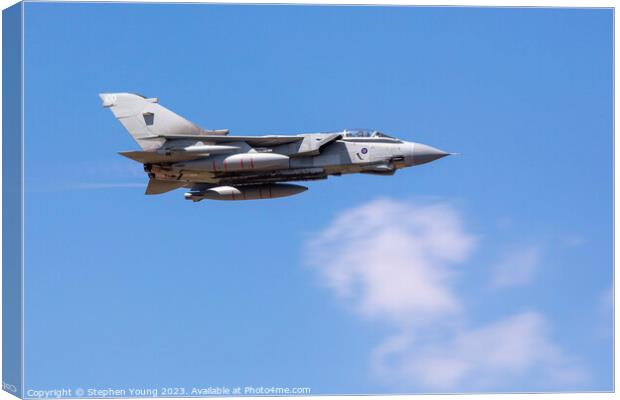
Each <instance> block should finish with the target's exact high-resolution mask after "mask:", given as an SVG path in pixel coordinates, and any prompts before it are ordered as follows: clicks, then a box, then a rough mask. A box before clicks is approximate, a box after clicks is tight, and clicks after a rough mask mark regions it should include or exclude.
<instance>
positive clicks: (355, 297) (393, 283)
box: [309, 200, 476, 322]
mask: <svg viewBox="0 0 620 400" xmlns="http://www.w3.org/2000/svg"><path fill="white" fill-rule="evenodd" d="M475 242H476V238H475V236H473V235H470V234H466V233H465V232H464V231H463V228H462V222H461V219H460V217H459V216H458V215H457V214H456V212H455V211H454V210H453V209H452V208H451V207H449V206H447V205H443V204H439V205H427V206H419V207H416V208H413V207H411V206H409V205H406V204H402V203H397V202H394V201H389V200H378V201H375V202H372V203H370V204H368V205H365V206H363V207H359V208H356V209H353V210H350V211H347V212H346V213H344V214H342V215H341V216H339V217H338V218H336V220H335V221H334V222H333V223H332V224H331V226H330V227H329V228H328V229H326V230H325V231H324V232H323V233H321V234H320V235H319V236H318V237H317V238H316V239H315V240H314V241H313V242H312V244H311V247H312V248H311V251H310V252H309V254H310V257H311V259H310V262H311V264H312V265H314V266H315V267H317V269H318V271H319V273H320V274H321V275H322V277H323V278H324V280H325V282H326V284H327V285H328V286H329V287H331V288H332V289H333V290H334V291H335V292H336V293H337V294H338V295H339V296H341V297H343V298H346V299H348V300H351V301H353V304H354V305H355V307H356V310H357V311H358V312H359V313H361V314H363V315H364V316H366V317H371V318H388V319H391V320H394V321H398V322H405V321H409V322H411V321H414V320H418V319H434V318H442V317H444V316H446V315H448V314H452V313H456V312H458V311H459V309H460V308H461V304H460V303H459V301H458V300H457V299H456V297H455V295H454V293H453V290H452V288H451V284H450V282H451V281H452V279H453V271H452V269H451V265H453V264H455V263H457V262H459V261H463V260H464V259H465V258H467V256H468V255H469V253H470V252H471V250H472V249H473V247H474V245H475Z"/></svg>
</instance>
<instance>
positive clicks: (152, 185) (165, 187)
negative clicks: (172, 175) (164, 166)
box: [144, 178, 186, 194]
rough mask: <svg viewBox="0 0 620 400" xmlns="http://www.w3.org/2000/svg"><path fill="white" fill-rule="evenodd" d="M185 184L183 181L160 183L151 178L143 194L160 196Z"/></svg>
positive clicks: (160, 181)
mask: <svg viewBox="0 0 620 400" xmlns="http://www.w3.org/2000/svg"><path fill="white" fill-rule="evenodd" d="M185 184H186V182H183V181H162V180H159V179H155V178H151V179H149V184H148V185H147V186H146V191H145V192H144V194H162V193H166V192H169V191H171V190H174V189H178V188H180V187H183V185H185Z"/></svg>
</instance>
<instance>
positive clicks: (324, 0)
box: [0, 0, 619, 400]
mask: <svg viewBox="0 0 620 400" xmlns="http://www.w3.org/2000/svg"><path fill="white" fill-rule="evenodd" d="M29 2H33V0H29ZM58 2H75V3H87V2H102V1H69V0H61V1H58ZM127 2H134V3H229V4H240V3H243V4H284V2H277V1H265V0H244V1H234V0H217V1H208V2H200V1H187V0H167V1H154V0H142V1H135V0H128V1H127ZM16 3H17V2H16V1H14V0H0V8H2V9H4V8H7V7H9V6H11V5H13V4H16ZM285 3H286V4H299V5H304V4H306V5H309V4H318V5H330V4H331V5H334V4H336V5H379V6H389V5H401V6H403V5H404V6H470V7H471V6H474V7H498V6H499V7H582V8H595V7H597V8H598V7H604V8H610V7H613V8H615V7H616V4H617V2H616V1H601V0H593V1H583V0H582V1H579V0H564V1H558V0H544V1H535V0H521V1H503V0H495V1H489V0H473V1H467V0H449V2H437V1H421V2H419V1H411V0H389V1H385V0H374V1H372V0H336V1H334V0H313V1H312V2H310V1H308V0H305V1H304V0H287V1H286V2H285ZM24 11H25V7H24V5H23V4H22V32H21V36H22V60H21V63H22V82H21V90H22V105H21V111H22V127H21V128H22V138H21V139H22V159H21V162H22V171H21V172H22V177H21V179H22V216H21V219H22V257H21V258H22V266H24V257H25V252H24V244H25V241H24V231H25V225H24V218H25V207H24V166H25V153H24V129H25V127H24V124H25V117H24V114H25V112H24V111H25V108H24V78H25V76H24V73H23V72H24V52H25V49H24ZM1 26H2V20H1V18H0V43H1V39H2V31H1ZM617 40H618V34H617V32H616V29H615V16H614V95H613V96H614V155H615V153H616V152H617V150H618V143H617V142H616V140H615V131H616V118H615V113H616V111H617V110H618V106H617V104H616V101H615V94H616V90H615V89H616V80H615V74H616V72H617V69H616V64H615V43H617ZM1 62H2V54H1V53H0V64H1ZM1 90H2V82H1V80H0V92H1ZM0 97H1V96H0ZM1 107H2V99H1V98H0V109H1ZM1 123H2V116H1V115H0V126H1ZM1 157H2V142H1V141H0V160H1ZM617 168H618V166H617V165H616V162H615V156H614V174H613V180H614V275H613V277H614V279H613V280H614V388H615V387H616V386H615V384H616V382H618V376H619V373H618V369H617V368H615V360H616V357H615V356H616V351H617V350H616V346H615V321H616V317H617V314H618V309H617V308H616V307H615V290H616V289H617V288H616V280H615V261H616V252H615V248H616V245H617V244H618V243H619V242H618V238H617V236H616V235H615V233H616V230H615V227H616V225H617V224H616V222H617V220H616V213H615V209H616V205H617V196H616V185H615V181H616V176H618V169H617ZM1 172H2V165H1V163H0V192H1V187H2V186H1V185H2V173H1ZM1 206H2V199H1V198H0V208H1ZM1 222H2V217H1V215H0V225H1ZM1 239H2V232H1V230H0V241H1ZM1 255H2V250H1V249H0V259H1ZM1 282H2V278H1V277H0V294H1ZM24 296H25V285H24V268H22V326H21V331H22V374H21V375H22V376H21V380H22V390H25V379H24V378H25V376H24V372H25V369H24V365H25V362H24V361H25V360H24V350H25V341H24V335H23V333H24V298H25V297H24ZM0 313H1V310H0ZM1 327H2V321H1V318H0V338H1ZM1 354H2V350H1V349H0V355H1ZM0 368H1V367H0ZM521 396H527V397H528V398H541V399H575V400H577V399H579V400H581V399H586V400H587V399H608V398H615V397H616V395H615V394H613V393H567V394H560V393H557V394H556V393H552V394H527V395H525V394H472V395H377V396H372V397H373V398H381V399H392V400H405V399H407V400H411V399H420V400H427V399H434V400H444V399H445V400H447V399H450V400H458V399H461V398H463V399H465V398H469V399H471V398H479V397H485V398H488V397H493V398H494V399H506V400H508V399H517V398H521ZM367 397H368V396H363V395H360V396H358V395H352V396H322V395H321V396H300V397H297V398H300V399H320V398H328V399H334V400H336V399H337V400H345V399H346V400H350V399H365V398H367ZM14 398H15V397H14V396H12V395H10V394H9V393H7V392H4V391H0V400H4V399H14ZM223 398H224V397H223ZM225 398H227V399H245V400H247V399H248V398H249V397H225ZM280 398H282V397H264V399H280ZM171 399H178V398H171Z"/></svg>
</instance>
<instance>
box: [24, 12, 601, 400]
mask: <svg viewBox="0 0 620 400" xmlns="http://www.w3.org/2000/svg"><path fill="white" fill-rule="evenodd" d="M612 23H613V14H612V11H611V10H609V9H578V10H577V9H537V8H524V9H510V8H503V9H493V8H421V7H407V8H404V7H335V6H331V7H318V6H303V7H302V6H288V7H287V6H224V5H219V6H214V5H153V4H150V5H142V4H129V5H128V4H64V3H56V4H53V3H49V4H45V3H27V4H26V6H25V48H26V53H25V74H26V75H25V76H26V81H25V98H26V100H25V163H26V164H25V193H26V200H25V206H26V211H25V212H26V217H25V224H26V225H25V239H26V245H25V260H26V271H25V293H26V304H25V326H26V336H25V346H26V354H25V362H26V363H25V372H26V379H25V385H26V389H49V388H58V387H65V386H66V387H73V388H75V387H82V388H109V387H113V388H129V387H161V386H162V385H166V386H178V387H187V388H191V387H206V386H224V385H228V386H248V385H253V386H280V387H286V386H291V387H292V386H306V387H311V388H312V390H313V393H315V394H328V393H351V394H361V393H419V392H459V391H478V392H479V391H483V392H484V391H567V390H597V391H598V390H603V391H605V390H611V389H612V331H611V329H612V328H611V318H612V307H611V304H612V303H611V296H612V292H611V290H612V272H613V270H612V151H613V150H612ZM117 91H118V92H121V91H127V92H138V93H141V94H143V95H146V96H149V97H158V98H159V99H160V102H161V104H162V105H164V106H166V107H168V108H171V109H172V110H174V111H176V112H178V113H179V114H181V115H183V116H185V117H186V118H188V119H190V120H192V121H194V122H196V123H197V124H199V125H201V126H202V127H204V128H212V129H220V128H228V129H230V130H231V132H232V134H240V135H246V134H249V135H254V134H255V135H258V134H274V133H279V134H285V133H301V132H316V131H326V130H335V129H342V128H346V127H373V128H377V129H381V130H382V131H384V132H386V133H388V134H392V135H395V136H398V137H401V138H403V139H405V140H412V141H418V142H423V143H427V144H430V145H433V146H436V147H439V148H441V149H446V150H449V151H455V152H460V153H462V155H461V156H458V157H448V158H445V159H442V160H440V161H437V162H434V163H432V164H428V165H423V166H420V167H415V168H412V169H408V170H404V171H400V172H399V173H397V174H396V175H395V176H393V177H377V176H346V177H339V178H338V177H335V178H330V179H329V180H327V181H319V182H312V183H309V184H308V186H309V188H310V190H308V191H307V192H305V193H303V194H302V195H299V196H296V197H290V198H284V199H277V200H272V201H264V202H258V201H249V202H214V201H213V202H208V201H203V202H200V203H196V204H194V203H191V202H188V201H185V200H184V199H183V196H182V191H175V192H172V193H169V194H165V195H162V196H149V197H146V196H144V195H143V194H142V193H143V184H145V183H146V177H145V176H144V174H143V173H142V171H141V166H140V165H138V164H136V163H134V162H132V161H131V160H128V159H125V158H123V157H121V156H119V155H118V154H117V152H118V151H123V150H131V149H135V148H137V145H136V144H135V143H134V142H133V141H132V139H131V137H130V136H129V135H128V134H127V133H126V132H125V131H124V130H123V128H122V127H121V125H120V124H118V122H117V121H116V120H115V119H114V118H113V116H112V115H111V113H110V112H109V111H108V110H105V109H103V108H101V105H100V100H99V98H98V97H97V94H98V93H101V92H117ZM481 343H484V344H485V346H482V347H480V344H481ZM486 344H488V345H486Z"/></svg>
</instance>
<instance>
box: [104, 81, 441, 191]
mask: <svg viewBox="0 0 620 400" xmlns="http://www.w3.org/2000/svg"><path fill="white" fill-rule="evenodd" d="M99 97H100V98H101V100H102V102H103V107H106V108H109V109H110V110H111V111H112V113H113V114H114V116H115V117H116V119H118V121H119V122H120V123H121V124H122V125H123V126H124V127H125V129H126V130H127V131H128V132H129V134H131V136H132V137H133V138H134V140H135V141H136V142H137V143H138V145H139V146H140V147H141V148H142V150H140V151H123V152H121V153H119V154H121V155H123V156H125V157H128V158H130V159H132V160H135V161H137V162H139V163H142V164H143V165H144V171H145V172H146V173H147V174H148V176H149V183H148V185H147V187H146V193H145V194H147V195H154V194H161V193H166V192H169V191H171V190H174V189H178V188H187V189H189V190H188V191H187V192H186V193H185V198H186V199H187V200H191V201H194V202H196V201H200V200H203V199H211V200H254V199H272V198H277V197H285V196H292V195H295V194H299V193H301V192H304V191H306V190H307V189H308V188H306V187H304V186H300V185H293V184H289V183H283V182H290V181H308V180H316V179H326V178H327V177H328V176H330V175H336V176H339V175H342V174H351V173H363V174H375V175H393V174H394V173H395V172H396V171H397V170H398V169H401V168H406V167H411V166H415V165H420V164H426V163H428V162H431V161H433V160H437V159H439V158H442V157H445V156H447V155H449V154H450V153H447V152H445V151H442V150H439V149H436V148H434V147H431V146H428V145H425V144H422V143H414V142H406V141H404V140H400V139H397V138H395V137H392V136H388V135H386V134H384V133H382V132H379V131H376V130H368V129H345V130H342V131H339V132H323V133H304V134H299V135H266V136H232V135H229V134H228V133H229V131H228V129H221V130H205V129H202V128H200V127H199V126H198V125H196V124H194V123H192V122H190V121H188V120H187V119H185V118H183V117H181V116H179V115H177V114H175V113H174V112H172V111H170V110H168V109H167V108H165V107H163V106H161V105H160V104H159V102H158V100H157V98H146V97H143V96H141V95H138V94H133V93H102V94H100V95H99Z"/></svg>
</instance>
